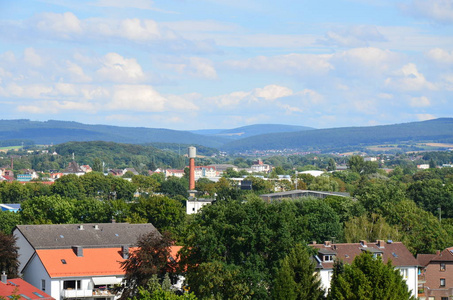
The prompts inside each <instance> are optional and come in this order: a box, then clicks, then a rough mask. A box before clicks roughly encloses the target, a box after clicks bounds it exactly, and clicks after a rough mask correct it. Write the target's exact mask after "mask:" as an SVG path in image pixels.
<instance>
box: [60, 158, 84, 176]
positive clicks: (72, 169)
mask: <svg viewBox="0 0 453 300" xmlns="http://www.w3.org/2000/svg"><path fill="white" fill-rule="evenodd" d="M69 174H75V175H77V176H82V175H83V174H85V171H83V170H82V168H80V166H79V164H78V163H77V162H76V161H71V162H70V163H69V164H68V166H67V167H66V169H64V171H63V175H69Z"/></svg>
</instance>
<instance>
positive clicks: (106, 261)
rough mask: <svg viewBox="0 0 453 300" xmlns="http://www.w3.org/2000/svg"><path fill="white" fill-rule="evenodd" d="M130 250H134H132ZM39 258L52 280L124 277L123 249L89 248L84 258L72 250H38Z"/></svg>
mask: <svg viewBox="0 0 453 300" xmlns="http://www.w3.org/2000/svg"><path fill="white" fill-rule="evenodd" d="M130 250H133V248H131V249H130ZM36 254H37V257H38V258H39V259H40V260H41V262H42V264H43V266H44V268H45V269H46V271H47V273H48V274H49V276H50V277H51V278H55V277H76V276H108V275H110V276H113V275H124V274H125V272H124V270H122V269H121V262H123V261H125V259H124V258H123V257H122V255H121V248H118V247H116V248H91V249H90V248H87V249H83V256H77V255H76V254H75V252H74V251H73V250H72V249H43V250H36Z"/></svg>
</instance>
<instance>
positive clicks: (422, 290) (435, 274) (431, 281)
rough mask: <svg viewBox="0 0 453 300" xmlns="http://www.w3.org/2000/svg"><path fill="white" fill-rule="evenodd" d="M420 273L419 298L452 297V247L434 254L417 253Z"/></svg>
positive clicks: (432, 299) (438, 298)
mask: <svg viewBox="0 0 453 300" xmlns="http://www.w3.org/2000/svg"><path fill="white" fill-rule="evenodd" d="M417 260H418V263H419V264H420V272H419V273H420V275H419V283H418V292H419V294H418V297H419V299H421V300H424V299H426V300H449V299H452V298H453V247H450V248H447V249H444V250H443V251H437V253H436V254H418V255H417Z"/></svg>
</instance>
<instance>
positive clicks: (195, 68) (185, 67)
mask: <svg viewBox="0 0 453 300" xmlns="http://www.w3.org/2000/svg"><path fill="white" fill-rule="evenodd" d="M162 65H163V66H164V67H166V68H169V69H172V70H174V71H176V72H177V73H179V74H187V75H190V76H194V77H198V78H205V79H217V71H216V69H215V67H214V65H213V63H212V61H211V60H210V59H207V58H203V57H189V58H179V59H177V58H172V62H169V63H162Z"/></svg>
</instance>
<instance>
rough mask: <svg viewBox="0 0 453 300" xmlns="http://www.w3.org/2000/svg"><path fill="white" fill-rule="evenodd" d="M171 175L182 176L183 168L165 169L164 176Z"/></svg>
mask: <svg viewBox="0 0 453 300" xmlns="http://www.w3.org/2000/svg"><path fill="white" fill-rule="evenodd" d="M171 176H175V177H178V178H182V177H183V176H184V170H175V169H167V170H165V178H168V177H171Z"/></svg>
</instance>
